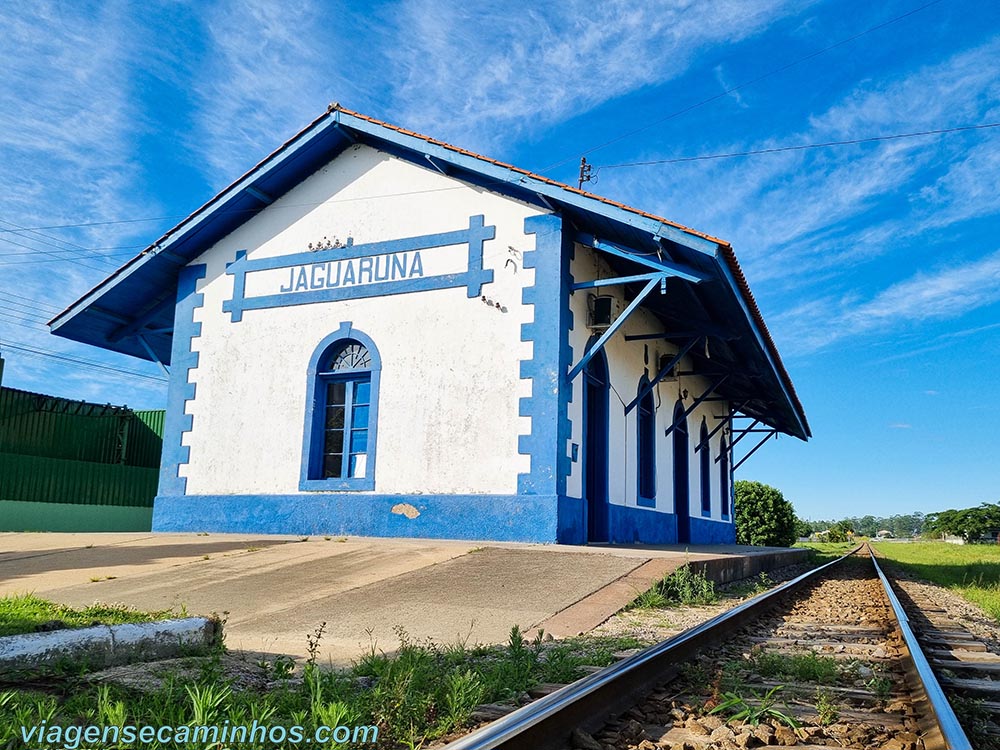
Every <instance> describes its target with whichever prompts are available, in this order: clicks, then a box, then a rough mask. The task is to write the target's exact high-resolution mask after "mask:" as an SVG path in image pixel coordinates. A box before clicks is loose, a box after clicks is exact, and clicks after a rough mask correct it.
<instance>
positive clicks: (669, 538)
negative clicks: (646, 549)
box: [611, 505, 694, 544]
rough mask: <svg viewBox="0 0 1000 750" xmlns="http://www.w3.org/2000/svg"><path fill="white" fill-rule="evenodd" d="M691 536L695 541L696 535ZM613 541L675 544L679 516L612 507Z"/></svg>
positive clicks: (621, 506) (642, 509) (641, 509)
mask: <svg viewBox="0 0 1000 750" xmlns="http://www.w3.org/2000/svg"><path fill="white" fill-rule="evenodd" d="M691 536H692V539H693V537H694V534H693V533H692V535H691ZM611 540H612V541H614V542H618V543H619V544H673V543H675V542H676V541H677V516H675V515H674V514H673V513H658V512H656V511H655V510H646V509H645V508H627V507H625V506H624V505H612V506H611Z"/></svg>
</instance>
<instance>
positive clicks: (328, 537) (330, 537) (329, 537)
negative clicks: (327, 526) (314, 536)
mask: <svg viewBox="0 0 1000 750" xmlns="http://www.w3.org/2000/svg"><path fill="white" fill-rule="evenodd" d="M323 539H325V540H326V541H328V542H329V541H330V540H331V539H333V537H332V536H325V537H323Z"/></svg>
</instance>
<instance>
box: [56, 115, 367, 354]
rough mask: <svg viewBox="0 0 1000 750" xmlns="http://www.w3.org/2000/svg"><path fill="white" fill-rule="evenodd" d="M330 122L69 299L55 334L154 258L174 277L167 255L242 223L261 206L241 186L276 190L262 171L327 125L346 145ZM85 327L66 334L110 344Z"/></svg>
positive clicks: (139, 298) (298, 174)
mask: <svg viewBox="0 0 1000 750" xmlns="http://www.w3.org/2000/svg"><path fill="white" fill-rule="evenodd" d="M335 125H336V123H335V122H334V121H333V120H330V119H329V118H326V117H323V118H319V119H317V120H316V121H314V123H313V125H312V126H310V127H307V128H306V130H304V131H302V132H301V133H300V134H299V135H298V136H297V137H296V138H295V139H293V141H291V142H289V143H288V144H286V145H285V146H284V147H283V149H282V150H281V152H280V153H277V154H275V155H274V156H273V157H271V158H269V159H266V160H264V161H263V162H261V163H260V164H258V165H257V166H256V167H255V168H254V169H252V170H251V171H250V172H248V173H247V174H245V175H244V176H243V177H241V178H240V179H239V180H238V181H237V182H235V183H233V184H232V185H231V186H230V187H228V188H227V189H226V190H225V191H223V192H222V193H220V194H219V195H217V196H216V197H215V198H213V199H212V200H211V201H209V202H208V203H206V204H205V205H204V206H202V208H200V209H198V211H196V212H195V213H194V214H192V215H191V216H190V217H188V218H187V219H185V220H184V221H183V222H181V223H180V224H179V225H178V226H177V227H175V228H174V229H172V230H170V232H168V233H167V235H164V237H162V238H160V240H157V241H156V242H154V243H153V244H152V245H151V246H150V248H147V249H146V250H144V251H143V252H142V253H141V254H140V255H138V256H136V257H135V258H133V259H132V260H130V261H129V262H128V263H126V264H125V265H124V266H122V267H121V268H120V269H119V270H118V271H116V272H115V274H114V275H113V276H111V277H108V278H107V279H105V280H104V281H103V282H101V283H100V284H98V285H97V286H96V287H95V288H94V289H92V290H91V291H90V292H88V293H87V294H86V295H84V296H83V297H82V298H80V299H79V300H78V301H77V302H75V303H74V304H73V305H72V306H71V307H70V308H69V309H67V310H66V311H64V312H62V313H60V314H59V315H57V316H56V317H55V318H53V320H52V321H51V323H50V328H51V331H52V333H55V334H56V335H65V333H67V332H68V331H64V328H65V326H66V325H67V323H69V322H70V321H72V320H73V319H74V318H75V317H76V316H78V315H80V314H81V313H85V312H86V310H87V308H88V307H90V306H91V305H92V304H94V303H95V302H96V301H97V300H98V299H101V298H103V297H105V296H106V295H108V294H109V293H111V292H112V291H115V290H121V289H122V288H123V284H124V283H125V282H127V281H129V280H130V279H131V278H132V277H133V276H135V275H136V274H137V273H139V272H140V271H141V272H146V273H148V272H149V271H150V270H152V268H154V267H155V264H157V263H168V264H169V266H170V268H171V271H172V273H171V275H172V276H173V277H174V278H176V273H177V269H178V266H177V264H176V262H175V261H174V260H172V258H175V257H180V258H185V259H187V260H188V261H191V260H193V259H194V258H195V257H197V256H198V255H200V254H201V252H203V251H204V250H205V249H206V248H207V246H208V245H209V244H211V243H212V242H215V241H217V240H218V239H220V238H221V237H224V236H225V235H226V234H228V233H229V232H231V231H233V230H234V229H235V228H236V227H238V226H240V225H241V224H243V223H245V222H246V221H247V220H248V219H249V218H251V217H252V216H253V215H255V214H256V213H259V212H260V211H262V210H263V209H264V208H265V206H264V205H262V204H261V202H260V201H259V200H258V199H257V198H256V197H254V196H253V195H252V194H250V193H248V192H247V189H248V188H257V189H259V190H262V191H264V192H265V193H267V194H268V195H270V196H274V195H275V194H276V193H277V191H276V190H275V189H274V188H273V187H272V186H270V185H265V183H266V182H267V179H266V176H267V175H269V174H270V175H274V174H275V170H278V169H279V168H280V166H281V165H282V164H284V163H286V162H289V161H291V160H294V159H295V157H296V156H297V155H299V154H300V153H301V152H303V151H304V150H307V149H308V147H309V146H310V145H311V144H314V143H315V141H316V140H317V139H319V138H320V137H321V136H322V135H324V134H325V133H326V132H327V131H330V130H333V131H334V133H335V134H336V135H337V138H338V139H342V140H343V141H344V142H345V143H344V145H349V141H347V139H346V138H345V137H344V136H343V135H342V134H340V133H339V132H338V131H337V129H336V128H335V127H334V126H335ZM319 151H322V152H324V153H330V154H333V152H334V151H335V149H331V148H329V147H328V148H322V149H319ZM334 155H335V154H334ZM309 161H313V160H309ZM304 166H305V168H304V169H302V168H301V167H300V169H297V170H295V171H294V173H293V174H288V175H287V176H285V179H286V182H287V184H288V186H289V187H290V186H292V185H295V184H298V183H299V182H300V181H301V180H302V179H303V178H304V176H305V174H311V173H312V172H313V171H315V169H316V168H317V167H318V166H319V165H316V164H312V165H309V164H307V165H304ZM287 189H288V188H286V189H285V190H283V191H281V193H282V194H283V193H284V192H287ZM240 204H245V205H240ZM220 225H221V226H220ZM202 233H203V234H205V235H210V236H211V239H209V240H208V241H207V242H206V241H199V242H194V240H195V239H196V238H197V235H199V234H202ZM198 239H200V238H198ZM191 245H193V247H191ZM161 254H164V257H163V258H160V257H159V256H160V255H161ZM109 282H110V283H109ZM127 297H128V298H134V299H135V301H136V302H137V303H139V304H141V303H143V302H145V301H146V300H147V299H148V297H147V296H146V295H139V294H135V295H132V294H129V295H127ZM87 328H89V327H85V330H80V331H73V333H74V334H76V335H74V336H71V337H70V338H73V339H75V340H77V341H82V342H83V343H89V344H94V345H96V346H102V347H104V348H110V347H108V346H107V342H105V341H103V340H92V338H91V337H89V336H88V331H87V330H86V329H87ZM143 358H146V357H143Z"/></svg>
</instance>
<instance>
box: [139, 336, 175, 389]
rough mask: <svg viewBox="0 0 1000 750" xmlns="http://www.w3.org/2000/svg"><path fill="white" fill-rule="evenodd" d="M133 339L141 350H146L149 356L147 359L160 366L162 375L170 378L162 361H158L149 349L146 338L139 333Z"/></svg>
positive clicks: (150, 348) (168, 371) (151, 349)
mask: <svg viewBox="0 0 1000 750" xmlns="http://www.w3.org/2000/svg"><path fill="white" fill-rule="evenodd" d="M135 337H136V338H137V339H138V340H139V344H140V345H141V346H142V348H143V349H145V350H146V354H148V355H149V358H150V359H151V360H153V361H154V362H156V364H158V365H159V366H160V369H161V370H163V374H164V375H166V376H167V377H168V378H169V377H170V370H168V369H167V366H166V365H165V364H163V362H162V361H160V358H159V357H157V356H156V352H154V351H153V347H151V346H150V345H149V344H148V343H147V341H146V338H145V337H144V336H143V335H142V334H141V333H137V334H135Z"/></svg>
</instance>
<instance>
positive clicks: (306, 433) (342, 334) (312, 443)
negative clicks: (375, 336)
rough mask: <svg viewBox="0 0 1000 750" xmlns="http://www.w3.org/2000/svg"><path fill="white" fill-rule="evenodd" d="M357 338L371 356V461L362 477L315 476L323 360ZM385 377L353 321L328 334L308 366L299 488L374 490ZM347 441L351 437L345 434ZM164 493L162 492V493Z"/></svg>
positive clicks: (369, 342)
mask: <svg viewBox="0 0 1000 750" xmlns="http://www.w3.org/2000/svg"><path fill="white" fill-rule="evenodd" d="M347 340H352V341H358V342H360V343H362V344H364V345H365V347H366V348H367V349H368V353H369V355H370V356H371V368H370V372H371V401H370V404H371V405H370V407H369V412H368V414H369V416H368V459H367V461H368V464H367V468H366V469H365V475H364V476H363V477H355V478H350V477H349V478H344V479H316V478H314V475H315V473H316V470H317V467H318V466H320V465H321V462H320V458H321V456H322V446H323V416H324V415H323V411H324V410H323V408H316V407H317V405H318V404H320V403H321V402H322V403H324V404H325V401H324V400H323V399H325V396H324V395H323V394H322V393H317V388H316V385H317V383H318V381H319V377H318V373H319V371H320V362H323V361H324V360H325V358H326V357H327V356H329V355H330V354H331V353H332V351H331V350H332V349H333V348H334V347H336V346H338V345H340V344H342V343H343V342H344V341H347ZM381 377H382V357H381V356H380V355H379V353H378V347H376V346H375V342H374V341H372V339H371V337H370V336H368V335H367V334H365V333H363V332H362V331H359V330H358V329H357V328H354V327H353V326H352V324H351V322H350V321H346V322H343V323H341V324H340V328H338V329H337V330H336V331H334V332H333V333H331V334H330V335H328V336H326V337H325V338H324V339H323V340H322V341H320V342H319V344H318V345H317V346H316V349H315V350H313V355H312V357H311V358H310V359H309V369H308V370H307V371H306V378H307V381H306V410H305V411H306V417H305V427H304V429H303V438H302V468H301V470H300V475H299V489H300V490H304V491H311V492H332V491H337V490H354V491H361V490H368V491H370V490H374V489H375V453H376V447H377V445H378V393H379V382H380V380H381ZM344 439H345V440H347V439H348V436H346V435H345V437H344ZM161 494H163V493H161Z"/></svg>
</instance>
